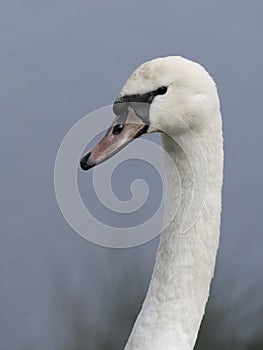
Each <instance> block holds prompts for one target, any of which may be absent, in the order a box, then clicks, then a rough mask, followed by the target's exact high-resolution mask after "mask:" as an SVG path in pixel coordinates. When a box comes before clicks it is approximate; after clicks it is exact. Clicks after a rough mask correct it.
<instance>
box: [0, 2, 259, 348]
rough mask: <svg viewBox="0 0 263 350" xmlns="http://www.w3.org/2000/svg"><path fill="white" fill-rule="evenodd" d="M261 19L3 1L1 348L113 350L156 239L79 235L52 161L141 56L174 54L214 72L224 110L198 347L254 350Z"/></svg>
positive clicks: (208, 7)
mask: <svg viewBox="0 0 263 350" xmlns="http://www.w3.org/2000/svg"><path fill="white" fill-rule="evenodd" d="M262 16H263V3H262V1H259V0H258V1H255V0H252V1H249V2H248V1H213V0H212V1H211V0H199V1H195V2H194V1H184V2H183V1H172V0H169V1H162V2H161V1H159V2H153V1H138V0H134V1H120V0H119V1H116V0H109V1H104V2H102V1H95V0H94V1H92V0H86V1H84V0H76V1H69V0H63V1H62V0H53V1H51V0H46V1H40V0H23V1H19V0H10V1H7V0H2V1H1V4H0V48H1V54H0V81H1V83H0V89H1V91H0V100H1V101H0V108H1V128H0V132H1V136H0V142H1V146H0V151H1V244H0V268H1V271H0V349H3V350H35V349H37V350H42V349H43V350H44V349H45V350H46V349H49V350H84V349H88V350H104V349H105V350H111V349H114V350H118V349H120V350H121V349H122V348H123V345H124V343H125V341H126V339H127V337H128V334H129V332H130V329H131V327H132V323H133V321H134V318H135V317H136V314H137V312H138V310H139V308H140V305H141V302H142V300H143V298H144V294H145V291H146V290H147V286H148V282H149V279H150V275H151V271H152V267H153V263H154V256H155V251H156V247H157V244H158V239H155V240H154V241H152V242H149V243H147V244H145V245H143V246H140V247H136V248H133V249H124V250H111V249H107V248H102V247H99V246H95V245H93V244H91V243H89V242H87V241H85V240H84V239H82V238H81V237H79V236H78V235H77V234H76V233H74V232H73V231H72V230H71V229H70V227H69V226H68V225H67V223H66V221H65V220H64V218H63V216H62V215H61V213H60V210H59V208H58V206H57V203H56V199H55V194H54V188H53V169H54V162H55V157H56V153H57V150H58V147H59V145H60V143H61V141H62V139H63V137H64V135H65V134H66V132H67V131H68V130H69V129H70V128H71V126H72V125H73V124H74V123H75V122H77V121H78V120H79V119H80V118H81V117H82V116H84V115H85V114H87V113H89V112H91V111H93V110H94V109H96V108H100V107H103V106H105V105H108V104H110V103H111V102H112V101H113V99H114V98H115V96H116V95H117V94H118V92H119V89H120V88H121V86H122V84H123V82H124V81H125V80H126V78H127V77H128V75H129V74H130V73H131V72H132V71H133V70H134V69H135V68H136V67H137V66H138V65H139V64H140V63H141V62H143V61H145V60H148V59H151V58H154V57H158V56H166V55H174V54H179V55H182V56H185V57H188V58H191V59H193V60H196V61H198V62H200V63H202V64H203V65H204V66H205V67H206V68H207V69H208V71H209V72H210V73H211V74H212V75H213V76H214V78H215V80H216V82H217V85H218V88H219V93H220V97H221V103H222V113H223V118H224V137H225V181H224V200H223V218H222V236H221V246H220V251H219V255H218V260H217V268H216V277H215V279H214V281H213V286H212V293H211V298H210V301H209V304H208V307H207V314H206V317H205V319H204V321H203V324H202V328H201V332H200V336H199V340H198V343H197V345H196V349H198V350H201V349H202V350H208V349H211V348H213V349H238V350H239V349H252V350H253V349H263V340H262V331H263V301H262V286H263V275H262V265H263V257H262V243H263V238H262V223H261V219H262V192H263V191H262V179H263V159H262V146H263V138H262V128H263V116H262V107H263V98H262V90H263V86H262V71H263V69H262V62H263V50H262V32H263V22H262ZM147 171H148V170H147ZM128 172H129V171H128V170H127V173H128ZM138 176H139V177H140V174H138ZM123 177H125V173H124V176H122V178H123ZM89 178H90V175H87V177H86V180H84V179H83V178H82V179H81V180H80V181H82V185H85V183H86V184H87V186H88V183H89V181H88V180H89ZM85 181H86V182H85ZM121 188H122V190H123V191H124V192H125V191H126V190H125V186H122V187H121ZM87 195H88V194H87ZM158 195H159V194H158ZM153 200H154V199H153ZM94 205H95V207H94V211H95V212H96V211H97V213H98V215H100V207H99V205H98V204H97V203H95V204H94ZM109 220H110V219H109ZM112 220H113V222H114V220H115V218H112Z"/></svg>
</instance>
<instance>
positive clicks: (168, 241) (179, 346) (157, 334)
mask: <svg viewBox="0 0 263 350" xmlns="http://www.w3.org/2000/svg"><path fill="white" fill-rule="evenodd" d="M195 136H196V139H195V142H196V140H198V142H199V144H200V146H201V148H202V150H203V155H204V158H205V160H206V165H207V174H208V176H207V192H206V198H205V202H204V206H203V209H202V212H201V214H200V215H199V216H198V217H197V220H196V221H195V223H194V225H192V227H191V228H190V229H189V230H188V231H187V232H184V233H182V226H181V220H180V219H181V217H182V216H183V214H184V213H185V212H186V211H187V210H188V209H187V206H188V207H189V200H191V198H190V197H191V190H190V189H191V188H192V186H193V181H194V179H193V176H192V175H191V171H190V168H189V159H187V156H186V155H185V153H184V152H183V151H182V149H181V148H180V147H179V146H178V145H177V144H176V143H174V142H173V141H171V139H170V138H169V137H168V136H165V135H164V136H163V146H164V149H165V150H166V151H167V152H169V154H170V156H171V157H172V158H173V159H174V161H175V162H176V164H177V168H178V171H179V174H180V177H181V193H179V191H178V188H177V187H178V179H176V176H175V174H174V171H173V172H171V169H170V167H169V165H167V164H165V173H166V178H167V182H168V190H169V192H168V193H167V199H166V200H167V207H168V208H169V209H168V210H169V211H170V210H171V208H172V207H173V204H172V203H178V199H179V198H178V196H179V195H180V196H181V197H180V207H179V210H178V211H177V215H176V216H175V218H174V219H173V220H172V222H171V224H170V225H169V226H168V227H167V228H166V229H165V231H164V232H163V233H162V234H161V237H160V244H159V248H158V252H157V256H156V263H155V266H154V271H153V274H152V279H151V283H150V286H149V289H148V292H147V296H146V298H145V301H144V303H143V306H142V310H141V312H140V313H139V315H138V318H137V320H136V322H135V325H134V327H133V330H132V333H131V335H130V338H129V340H128V343H127V345H126V347H125V350H191V349H193V347H194V344H195V341H196V338H197V335H198V330H199V327H200V323H201V320H202V318H203V315H204V311H205V305H206V303H207V300H208V296H209V288H210V283H211V279H212V278H213V274H214V267H215V260H216V253H217V249H218V244H219V232H220V213H221V187H222V176H223V175H222V173H223V139H222V125H221V116H220V115H219V116H217V118H215V120H214V121H213V122H212V123H211V125H209V126H208V127H207V128H206V129H205V130H202V131H198V132H197V133H196V134H195ZM180 137H181V140H179V143H180V142H181V141H182V143H184V144H186V143H187V144H188V146H189V149H191V146H192V147H193V148H194V147H195V145H194V143H193V144H192V141H193V140H192V136H190V137H189V136H187V135H181V136H179V138H180ZM193 154H194V153H193ZM199 162H200V157H199V156H198V155H196V156H194V155H193V157H192V158H191V164H190V166H191V168H195V167H196V168H198V166H199ZM193 163H194V164H193ZM189 194H190V195H189ZM201 197H202V193H201ZM201 197H200V198H201ZM199 204H200V203H197V206H198V205H199ZM194 206H195V205H193V208H192V210H193V213H194V210H195V208H194ZM193 215H196V213H195V214H193Z"/></svg>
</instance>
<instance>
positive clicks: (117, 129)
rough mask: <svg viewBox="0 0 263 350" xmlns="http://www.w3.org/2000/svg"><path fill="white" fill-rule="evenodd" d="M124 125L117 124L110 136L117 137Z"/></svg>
mask: <svg viewBox="0 0 263 350" xmlns="http://www.w3.org/2000/svg"><path fill="white" fill-rule="evenodd" d="M123 127H124V125H123V124H117V125H115V126H114V128H113V130H112V135H119V133H120V132H121V131H122V129H123Z"/></svg>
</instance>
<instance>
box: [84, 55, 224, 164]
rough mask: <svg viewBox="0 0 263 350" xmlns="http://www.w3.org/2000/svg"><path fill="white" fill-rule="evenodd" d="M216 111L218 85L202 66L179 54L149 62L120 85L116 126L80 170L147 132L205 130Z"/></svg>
mask: <svg viewBox="0 0 263 350" xmlns="http://www.w3.org/2000/svg"><path fill="white" fill-rule="evenodd" d="M218 111H219V99H218V95H217V91H216V86H215V83H214V81H213V79H212V78H211V77H210V75H209V74H208V73H207V72H206V70H205V69H204V68H203V67H202V66H201V65H199V64H198V63H196V62H193V61H190V60H188V59H185V58H182V57H180V56H170V57H163V58H156V59H153V60H151V61H147V62H145V63H143V64H142V65H141V66H139V67H138V68H137V69H136V70H135V71H134V72H133V73H132V74H131V76H130V77H129V78H128V80H127V81H126V83H125V84H124V86H123V87H122V89H121V92H120V94H119V95H118V96H117V98H116V100H115V102H114V104H113V112H114V114H115V118H114V120H113V123H112V125H111V126H110V128H109V129H108V131H107V133H106V135H105V136H104V138H103V139H102V140H101V141H100V142H99V143H98V144H97V145H96V146H95V147H94V149H93V150H92V151H91V152H89V153H87V154H86V155H85V156H84V157H82V159H81V161H80V165H81V168H82V169H83V170H88V169H90V168H91V167H93V166H95V165H97V164H99V163H101V162H103V161H105V160H106V159H108V158H110V157H111V156H113V155H114V154H115V153H117V152H118V151H119V150H120V149H122V148H123V147H124V146H125V145H127V144H128V143H129V142H131V141H132V140H133V139H135V138H138V137H140V136H142V135H144V134H146V133H152V132H162V133H165V134H168V135H170V136H171V134H172V135H176V134H178V133H187V132H189V131H190V130H191V131H193V130H198V129H202V128H205V127H206V126H207V125H208V124H209V123H210V122H211V121H212V120H213V118H216V116H217V115H218V113H217V112H218Z"/></svg>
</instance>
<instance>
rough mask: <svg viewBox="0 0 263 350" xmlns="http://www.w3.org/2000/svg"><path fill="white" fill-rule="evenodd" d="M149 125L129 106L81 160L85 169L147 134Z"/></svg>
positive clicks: (81, 164)
mask: <svg viewBox="0 0 263 350" xmlns="http://www.w3.org/2000/svg"><path fill="white" fill-rule="evenodd" d="M148 128H149V125H147V124H146V123H145V121H143V120H142V119H141V118H140V117H138V116H137V114H136V113H135V111H134V109H133V108H131V107H128V109H126V111H124V113H122V114H121V115H119V116H116V117H115V118H114V120H113V123H112V125H111V126H110V128H109V129H108V131H107V132H106V135H105V136H104V137H103V138H102V139H101V140H100V141H99V143H98V144H97V145H96V146H95V147H94V148H93V149H92V150H91V151H90V152H88V153H86V154H85V155H84V156H83V157H82V158H81V160H80V166H81V168H82V169H83V170H89V169H90V168H93V167H94V166H95V165H97V164H100V163H102V162H104V161H105V160H107V159H109V158H110V157H112V156H113V155H114V154H116V153H117V152H119V151H120V150H121V149H122V148H123V147H125V146H126V145H127V144H128V143H130V142H131V141H132V140H134V139H135V138H138V137H140V136H141V135H143V134H145V133H146V132H147V130H148Z"/></svg>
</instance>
